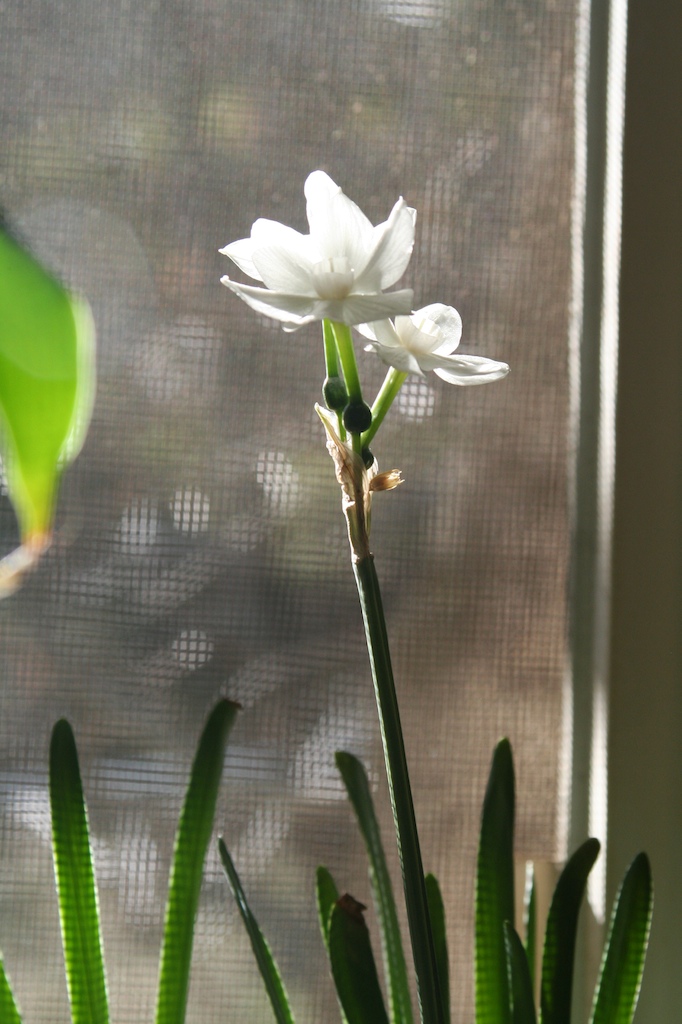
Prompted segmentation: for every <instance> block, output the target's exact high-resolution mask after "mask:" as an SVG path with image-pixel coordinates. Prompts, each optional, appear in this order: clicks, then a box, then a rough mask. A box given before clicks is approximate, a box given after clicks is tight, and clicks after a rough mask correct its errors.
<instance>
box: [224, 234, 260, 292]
mask: <svg viewBox="0 0 682 1024" xmlns="http://www.w3.org/2000/svg"><path fill="white" fill-rule="evenodd" d="M218 252H220V253H222V254H223V256H229V257H230V259H231V260H232V262H233V263H236V264H237V266H238V267H239V269H240V270H243V271H244V273H245V274H248V275H249V277H253V278H255V279H256V281H262V280H263V278H262V277H261V276H260V274H259V273H258V271H257V270H256V266H255V264H254V262H253V239H252V238H240V239H239V241H237V242H230V244H229V245H226V246H225V247H224V248H222V249H219V250H218Z"/></svg>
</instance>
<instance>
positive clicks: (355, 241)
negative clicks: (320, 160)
mask: <svg viewBox="0 0 682 1024" xmlns="http://www.w3.org/2000/svg"><path fill="white" fill-rule="evenodd" d="M318 176H319V177H318ZM306 198H307V201H308V203H307V206H308V223H309V224H310V237H311V239H312V242H313V245H314V246H315V248H316V249H318V250H319V252H320V254H321V257H322V258H324V257H327V258H330V259H333V258H334V257H336V256H346V257H347V258H348V260H349V262H350V265H351V267H353V269H354V270H355V269H356V268H357V267H360V266H364V264H365V262H366V260H367V253H368V252H369V251H370V248H371V240H372V232H373V231H374V228H373V227H372V223H371V221H370V220H368V218H367V217H366V216H365V214H364V213H363V212H362V210H361V209H360V207H359V206H356V204H355V203H354V202H353V201H352V200H350V199H349V198H348V196H346V195H344V193H343V192H342V191H341V189H340V188H339V187H338V185H335V184H334V182H332V180H331V178H329V177H328V176H327V175H326V174H324V173H323V172H322V171H317V172H315V173H314V174H311V175H310V177H309V178H308V181H307V182H306Z"/></svg>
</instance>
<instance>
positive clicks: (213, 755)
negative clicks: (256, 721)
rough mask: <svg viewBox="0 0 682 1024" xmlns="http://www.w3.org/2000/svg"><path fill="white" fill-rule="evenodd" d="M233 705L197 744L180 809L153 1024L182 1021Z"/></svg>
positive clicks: (223, 704)
mask: <svg viewBox="0 0 682 1024" xmlns="http://www.w3.org/2000/svg"><path fill="white" fill-rule="evenodd" d="M236 714H237V705H236V704H232V703H230V701H227V700H223V701H220V703H219V704H217V705H216V707H215V708H214V709H213V711H212V712H211V714H210V716H209V718H208V721H207V722H206V725H205V727H204V731H203V733H202V736H201V740H200V741H199V747H198V750H197V753H196V756H195V758H194V764H193V765H192V772H191V775H190V780H189V786H188V787H187V795H186V796H185V802H184V804H183V808H182V813H181V814H180V821H179V823H178V830H177V833H176V836H175V850H174V852H173V863H172V866H171V876H170V886H169V891H168V902H167V904H166V920H165V925H164V932H163V946H162V949H161V964H160V969H159V989H158V996H157V1003H156V1024H182V1022H183V1021H184V1019H185V1007H186V1004H187V990H188V987H189V971H190V963H191V960H192V942H193V938H194V919H195V917H196V911H197V906H198V903H199V892H200V889H201V878H202V875H203V870H204V858H205V856H206V849H207V847H208V844H209V841H210V838H211V830H212V828H213V815H214V813H215V805H216V800H217V798H218V787H219V785H220V776H221V774H222V770H223V761H224V759H225V748H226V746H227V737H228V734H229V731H230V729H231V727H232V724H233V722H234V719H235V717H236Z"/></svg>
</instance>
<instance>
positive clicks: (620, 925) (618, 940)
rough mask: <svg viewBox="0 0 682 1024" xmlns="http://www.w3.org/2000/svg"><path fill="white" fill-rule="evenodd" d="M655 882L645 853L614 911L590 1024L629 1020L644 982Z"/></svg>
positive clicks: (626, 1023) (634, 866) (633, 867)
mask: <svg viewBox="0 0 682 1024" xmlns="http://www.w3.org/2000/svg"><path fill="white" fill-rule="evenodd" d="M652 910H653V886H652V881H651V867H650V865H649V860H648V858H647V856H646V854H645V853H640V854H638V855H637V856H636V857H635V859H634V860H633V862H632V864H631V865H630V867H629V868H628V870H627V872H626V874H625V878H624V879H623V882H622V884H621V887H620V890H619V892H618V895H617V896H616V900H615V903H614V907H613V913H612V915H611V924H610V927H609V935H608V938H607V940H606V948H605V950H604V956H603V959H602V964H601V970H600V973H599V980H598V982H597V988H596V992H595V996H594V1004H593V1008H592V1017H591V1024H630V1022H631V1021H632V1018H633V1016H634V1013H635V1008H636V1006H637V999H638V996H639V989H640V985H641V983H642V972H643V970H644V958H645V956H646V948H647V944H648V942H649V930H650V928H651V914H652Z"/></svg>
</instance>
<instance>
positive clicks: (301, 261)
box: [253, 245, 316, 297]
mask: <svg viewBox="0 0 682 1024" xmlns="http://www.w3.org/2000/svg"><path fill="white" fill-rule="evenodd" d="M253 263H254V266H255V267H256V270H257V271H258V272H259V274H260V279H261V281H264V282H265V284H266V285H267V287H268V288H272V289H273V290H274V291H276V292H291V293H293V294H294V295H308V296H310V297H312V296H314V295H315V294H316V293H315V289H314V288H313V280H312V264H311V263H310V262H309V261H308V260H306V259H305V258H304V257H303V256H302V255H301V254H300V253H292V252H291V251H290V250H289V249H287V248H285V247H284V246H282V245H268V246H262V247H261V248H257V249H255V250H254V253H253Z"/></svg>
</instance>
